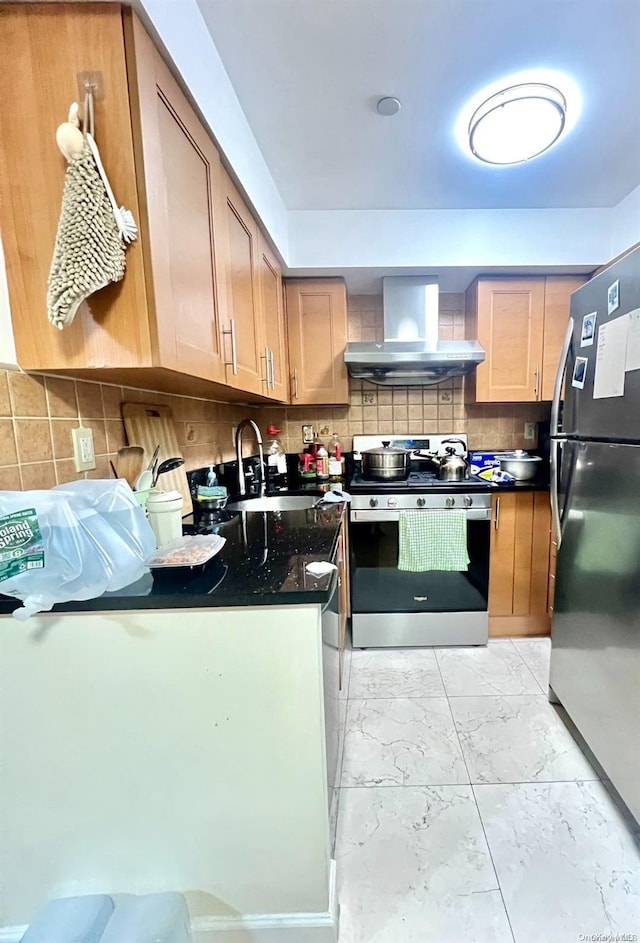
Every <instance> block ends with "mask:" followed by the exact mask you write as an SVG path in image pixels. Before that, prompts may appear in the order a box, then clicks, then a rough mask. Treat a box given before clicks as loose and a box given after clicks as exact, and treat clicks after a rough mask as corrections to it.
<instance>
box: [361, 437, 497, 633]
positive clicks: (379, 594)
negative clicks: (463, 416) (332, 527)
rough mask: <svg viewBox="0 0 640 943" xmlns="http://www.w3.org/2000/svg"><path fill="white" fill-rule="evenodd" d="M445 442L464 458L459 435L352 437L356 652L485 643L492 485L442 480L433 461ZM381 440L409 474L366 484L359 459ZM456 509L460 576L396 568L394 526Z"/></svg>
mask: <svg viewBox="0 0 640 943" xmlns="http://www.w3.org/2000/svg"><path fill="white" fill-rule="evenodd" d="M447 440H452V441H455V442H456V445H455V450H456V452H457V453H458V454H461V455H463V456H466V449H467V440H466V436H463V435H461V436H456V437H455V439H454V437H453V436H446V435H426V434H424V435H423V434H418V435H409V434H407V435H393V436H392V435H388V436H355V437H354V441H353V447H354V459H355V471H354V473H353V475H352V477H351V480H350V482H349V485H348V490H349V491H350V493H351V495H352V502H351V508H350V538H351V603H352V623H353V644H354V647H356V648H370V647H372V648H382V647H405V646H423V645H484V644H486V642H487V637H488V626H489V618H488V612H487V599H488V592H489V546H490V528H491V493H490V492H491V486H490V485H487V483H486V482H484V481H481V480H480V479H477V478H466V479H464V480H462V481H441V480H439V479H438V476H437V462H438V458H439V457H442V456H444V455H445V454H446V451H447V448H449V449H451V446H447V445H446V442H447ZM383 442H385V443H389V445H390V447H391V448H399V449H406V450H407V451H408V452H409V453H410V456H409V457H410V461H409V465H408V475H407V476H406V477H401V478H398V479H397V480H383V481H381V480H373V479H371V478H369V479H367V477H366V475H365V474H363V472H362V466H361V463H360V462H359V461H358V457H359V456H361V455H362V453H363V452H366V450H368V449H372V448H379V447H381V446H382V445H383ZM433 510H446V511H462V512H464V515H465V521H466V531H467V550H468V554H469V560H470V562H469V566H468V569H467V570H464V571H460V572H454V571H448V570H428V571H426V572H407V571H406V570H400V569H399V568H398V554H399V522H400V517H401V515H402V514H403V512H406V511H420V512H423V513H425V514H428V513H429V512H430V511H433Z"/></svg>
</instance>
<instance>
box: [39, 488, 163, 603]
mask: <svg viewBox="0 0 640 943" xmlns="http://www.w3.org/2000/svg"><path fill="white" fill-rule="evenodd" d="M53 490H54V491H60V492H62V493H64V494H65V495H66V497H67V498H68V499H69V501H70V503H71V505H72V507H73V508H74V510H75V512H76V514H77V515H78V517H79V518H80V521H81V523H82V525H83V526H84V527H85V528H86V529H87V530H88V531H89V533H90V535H91V537H92V538H93V539H94V541H95V543H96V545H97V549H98V551H99V552H100V553H101V554H102V557H103V562H104V566H105V569H106V571H107V572H108V573H109V582H108V585H107V590H108V591H109V592H115V591H116V590H118V589H122V588H123V586H128V585H129V584H130V583H134V582H135V581H136V580H139V579H140V577H142V576H143V575H144V574H145V573H146V572H148V567H147V566H146V565H145V562H144V561H145V560H146V558H147V557H148V556H149V554H150V553H152V552H153V551H154V550H155V546H156V539H155V535H154V533H153V530H152V529H151V526H150V524H149V522H148V521H147V518H146V517H145V513H144V511H143V510H142V508H141V507H140V505H139V504H138V502H137V500H136V497H135V495H134V493H133V491H132V490H131V488H130V487H129V485H128V484H127V482H126V481H124V480H123V479H117V480H116V481H113V480H102V479H96V480H91V479H81V480H79V481H72V482H69V483H68V484H64V485H58V486H57V487H56V488H54V489H53Z"/></svg>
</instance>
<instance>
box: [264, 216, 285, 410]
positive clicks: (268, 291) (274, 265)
mask: <svg viewBox="0 0 640 943" xmlns="http://www.w3.org/2000/svg"><path fill="white" fill-rule="evenodd" d="M258 248H259V250H260V257H259V259H258V273H259V278H260V321H261V322H262V330H263V335H262V340H263V343H262V350H263V353H264V356H265V358H266V359H267V360H268V363H267V378H268V382H267V384H266V387H267V389H266V393H267V396H270V397H271V399H277V400H281V401H286V400H287V398H288V377H289V357H288V351H287V334H286V325H285V318H284V294H283V287H282V269H281V268H280V264H279V263H278V260H277V258H276V257H275V254H274V253H273V252H272V251H271V249H270V247H269V246H268V245H267V241H266V239H265V238H264V236H263V235H262V233H259V234H258Z"/></svg>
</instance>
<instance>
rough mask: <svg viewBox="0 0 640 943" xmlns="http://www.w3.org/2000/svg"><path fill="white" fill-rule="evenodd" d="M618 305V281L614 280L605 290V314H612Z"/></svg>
mask: <svg viewBox="0 0 640 943" xmlns="http://www.w3.org/2000/svg"><path fill="white" fill-rule="evenodd" d="M619 307H620V282H619V281H618V280H616V281H615V282H614V283H613V285H609V290H608V291H607V314H613V312H614V311H617V310H618V308H619Z"/></svg>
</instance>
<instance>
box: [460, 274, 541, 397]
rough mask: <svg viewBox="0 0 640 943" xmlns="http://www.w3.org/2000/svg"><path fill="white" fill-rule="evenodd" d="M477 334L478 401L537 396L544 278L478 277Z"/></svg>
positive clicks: (538, 389) (539, 381) (539, 377)
mask: <svg viewBox="0 0 640 943" xmlns="http://www.w3.org/2000/svg"><path fill="white" fill-rule="evenodd" d="M476 303H477V333H478V340H479V341H480V343H481V344H482V346H483V347H484V349H485V351H486V360H485V361H484V363H482V364H480V366H479V367H478V369H477V371H476V378H475V381H476V401H477V402H479V403H525V402H535V401H536V400H538V399H539V398H540V389H541V386H540V384H541V380H542V337H543V327H544V279H543V278H539V279H535V278H532V279H511V278H510V279H480V280H479V281H478V283H477V302H476Z"/></svg>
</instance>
